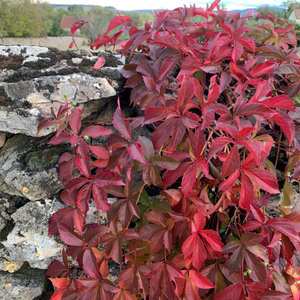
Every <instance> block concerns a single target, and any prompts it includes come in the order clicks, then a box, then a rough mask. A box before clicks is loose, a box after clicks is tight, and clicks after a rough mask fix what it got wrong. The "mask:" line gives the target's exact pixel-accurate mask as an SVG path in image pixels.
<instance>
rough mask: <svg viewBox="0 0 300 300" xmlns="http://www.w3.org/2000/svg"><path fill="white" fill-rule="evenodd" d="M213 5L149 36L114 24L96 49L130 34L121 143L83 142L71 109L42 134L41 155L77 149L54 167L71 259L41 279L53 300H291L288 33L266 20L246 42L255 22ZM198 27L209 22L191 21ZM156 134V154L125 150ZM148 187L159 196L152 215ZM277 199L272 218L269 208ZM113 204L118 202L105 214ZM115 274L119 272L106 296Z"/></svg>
mask: <svg viewBox="0 0 300 300" xmlns="http://www.w3.org/2000/svg"><path fill="white" fill-rule="evenodd" d="M219 2H220V1H219V0H216V1H214V3H213V4H212V5H211V6H210V7H208V8H207V9H202V8H196V7H195V6H190V7H186V6H184V7H181V8H177V9H174V10H173V11H163V12H159V13H158V12H157V13H156V17H155V19H154V20H153V22H152V23H151V24H150V23H146V24H145V26H144V28H137V27H136V26H134V24H133V22H132V20H131V19H130V18H129V17H124V16H119V17H116V18H115V19H113V20H112V21H111V23H110V25H109V27H108V29H107V31H106V33H105V34H104V35H103V36H101V37H99V38H98V39H97V40H96V41H95V42H93V43H92V44H91V45H90V46H91V47H95V48H99V47H100V46H102V45H106V44H108V43H110V44H111V45H113V46H114V45H115V44H116V43H117V39H114V37H115V36H109V33H110V32H111V30H113V29H114V28H116V27H118V26H121V25H122V26H124V27H123V29H122V32H121V33H123V32H127V34H129V39H128V40H126V41H125V42H122V43H121V44H118V46H119V47H120V50H119V51H120V52H121V54H122V55H124V56H126V58H127V62H128V63H127V64H126V65H125V66H124V67H123V69H122V70H121V72H122V75H123V76H124V77H125V78H126V79H127V81H126V84H125V85H126V87H128V88H131V94H130V102H131V104H132V105H134V106H139V108H140V109H141V110H142V111H144V114H143V116H141V117H138V118H134V119H130V120H128V119H126V118H125V117H124V115H123V113H122V111H121V106H120V102H119V103H118V108H117V109H116V111H115V113H114V118H113V126H114V128H115V130H116V131H117V132H118V134H116V133H112V132H111V131H110V130H108V129H105V128H104V127H102V126H99V125H92V126H89V127H87V128H85V129H83V130H82V129H81V115H82V111H81V110H79V109H75V110H72V109H71V105H70V104H69V103H68V101H67V103H66V105H65V106H62V107H61V108H60V109H59V111H58V113H57V114H55V113H54V111H53V110H52V112H51V115H50V116H49V118H48V119H45V120H44V121H42V122H41V123H40V125H39V130H42V129H43V128H46V127H49V126H52V125H53V124H58V131H57V133H56V135H55V136H54V137H53V138H52V139H51V140H50V142H49V143H51V144H59V143H62V142H69V143H70V144H71V146H72V147H73V148H74V153H73V154H70V153H65V154H63V155H62V157H61V159H60V160H59V165H60V167H59V176H60V179H61V180H63V181H65V183H66V189H65V190H64V191H63V193H62V195H61V199H62V201H63V202H64V203H65V204H67V205H68V206H69V208H65V209H62V210H60V211H58V212H57V213H56V214H54V215H53V216H52V217H51V220H50V227H49V234H50V235H53V234H57V233H59V235H60V237H61V239H62V241H63V242H64V243H66V244H67V245H68V247H67V249H66V251H63V263H62V262H59V261H57V260H55V261H54V262H52V264H51V265H50V266H49V269H48V272H47V274H48V275H49V276H51V277H55V278H52V279H51V281H52V282H53V284H54V286H55V287H56V288H57V289H56V292H55V294H54V295H53V297H52V299H64V300H67V299H68V300H71V299H101V300H105V299H141V298H143V299H145V300H146V299H149V300H156V299H157V300H160V299H161V300H162V299H168V300H173V299H193V300H200V299H208V300H209V299H212V300H226V299H249V300H257V299H263V300H267V299H281V300H285V299H291V297H293V298H294V299H298V297H299V290H298V280H299V269H300V236H299V233H300V227H299V223H300V222H299V220H300V219H299V217H300V212H299V211H300V208H299V204H298V203H296V205H295V206H294V208H293V209H291V208H287V206H289V205H290V204H291V202H293V201H294V196H295V187H294V185H293V184H292V180H294V181H296V182H298V181H299V176H300V169H299V166H300V164H299V155H300V140H299V131H300V125H299V122H300V115H299V113H300V111H299V101H298V94H299V92H300V82H299V81H300V71H299V64H300V60H299V57H298V56H297V49H296V48H295V46H296V43H297V41H296V36H295V31H294V29H293V25H292V24H290V23H289V22H288V21H286V20H284V19H282V18H276V17H275V16H274V15H273V14H272V13H267V14H266V16H264V17H263V18H265V19H267V20H269V21H270V23H271V24H266V23H263V24H260V25H259V24H258V25H257V26H256V28H255V29H254V30H253V29H252V28H249V27H247V26H246V22H247V20H248V19H249V18H254V17H258V18H262V16H261V15H260V14H257V13H255V12H254V11H253V10H250V11H248V12H247V13H245V14H244V15H243V16H241V15H240V13H234V12H231V11H222V10H221V9H220V7H219ZM197 16H200V17H202V18H204V21H203V22H201V23H193V22H192V21H190V19H191V18H194V17H197ZM129 24H131V25H129ZM121 33H120V34H121ZM98 65H99V67H101V66H102V65H103V62H101V61H100V62H99V64H98ZM150 124H151V126H153V127H154V128H155V130H154V132H153V135H152V138H151V140H150V139H148V138H146V137H139V138H137V139H134V138H133V134H132V131H133V130H134V129H135V128H137V127H138V126H146V125H150ZM100 135H109V136H110V137H109V140H108V143H107V147H106V148H104V147H100V146H91V145H90V143H89V139H92V138H96V137H98V136H100ZM279 157H283V158H284V159H283V162H279ZM74 169H77V170H78V171H79V172H80V176H79V177H76V178H74V176H73V174H74ZM137 171H141V172H142V175H141V181H142V182H141V185H139V184H138V183H136V182H134V181H133V180H132V174H133V172H137ZM151 186H156V187H158V188H159V189H160V197H159V199H156V200H155V201H151V200H150V199H149V198H148V196H147V193H146V190H145V187H151ZM281 192H282V194H283V203H282V205H279V206H278V207H276V209H277V210H278V211H279V212H280V213H281V215H282V217H281V218H274V217H272V215H271V214H270V213H268V212H269V210H268V205H270V199H271V197H273V196H272V195H273V194H279V193H281ZM107 194H109V195H111V196H115V197H117V199H118V200H117V201H116V202H114V203H113V204H112V205H111V204H110V203H109V202H108V200H107ZM90 201H94V202H95V204H96V205H97V207H98V209H99V212H100V211H102V212H107V216H108V221H109V226H108V227H106V226H102V225H97V224H95V225H90V226H86V224H85V217H86V214H87V212H88V210H89V203H90ZM67 255H69V256H71V257H72V258H73V259H75V260H76V261H77V264H78V266H77V267H76V268H75V269H74V268H73V269H72V268H70V267H69V265H68V260H67ZM111 260H112V261H114V262H116V263H117V264H119V265H120V270H121V271H120V274H119V277H118V281H117V282H114V283H113V282H112V281H110V280H109V274H108V262H110V261H111ZM76 270H77V273H76ZM78 271H80V276H78ZM76 274H77V275H76Z"/></svg>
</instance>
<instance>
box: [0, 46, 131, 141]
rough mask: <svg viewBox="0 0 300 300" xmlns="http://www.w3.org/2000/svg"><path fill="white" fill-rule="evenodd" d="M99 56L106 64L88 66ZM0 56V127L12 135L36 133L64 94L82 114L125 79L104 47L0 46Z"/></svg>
mask: <svg viewBox="0 0 300 300" xmlns="http://www.w3.org/2000/svg"><path fill="white" fill-rule="evenodd" d="M99 56H105V58H106V64H105V66H104V67H103V68H101V69H93V68H91V67H92V66H94V64H95V62H96V61H97V59H98V58H99ZM0 60H1V64H0V81H1V83H0V131H3V132H10V133H14V134H16V133H22V134H26V135H29V136H35V135H36V132H37V125H38V124H39V122H40V121H41V120H42V119H43V118H44V117H46V116H47V114H48V113H49V112H50V108H51V107H54V109H57V108H58V107H59V106H60V105H61V104H64V103H65V100H64V95H67V96H68V100H69V102H73V101H75V102H77V103H78V106H77V107H78V108H80V109H83V111H84V114H83V116H82V117H83V118H85V117H86V116H88V115H90V114H91V113H93V112H97V111H99V110H100V109H101V107H103V105H105V104H106V102H107V101H108V100H109V99H110V98H111V97H114V96H116V93H117V92H120V91H122V89H123V85H124V81H125V79H124V78H123V77H122V75H121V73H120V69H121V67H122V66H123V64H124V59H123V58H121V56H120V55H113V54H112V53H110V52H107V51H91V50H70V51H59V50H58V49H55V48H45V47H37V46H29V47H25V46H0ZM53 131H55V127H52V128H49V129H48V130H44V131H42V132H41V134H40V136H44V135H47V134H49V133H51V132H53Z"/></svg>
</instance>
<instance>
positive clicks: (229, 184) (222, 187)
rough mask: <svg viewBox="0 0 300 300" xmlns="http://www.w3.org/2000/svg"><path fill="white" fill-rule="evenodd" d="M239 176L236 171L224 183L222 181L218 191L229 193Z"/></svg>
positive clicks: (238, 172) (238, 171)
mask: <svg viewBox="0 0 300 300" xmlns="http://www.w3.org/2000/svg"><path fill="white" fill-rule="evenodd" d="M239 175H240V170H236V171H235V172H234V173H233V174H231V175H230V176H229V177H228V178H227V179H226V180H225V181H223V182H222V183H221V184H220V186H219V190H220V191H229V190H230V189H231V188H232V186H233V185H234V184H235V182H236V181H237V180H238V178H239Z"/></svg>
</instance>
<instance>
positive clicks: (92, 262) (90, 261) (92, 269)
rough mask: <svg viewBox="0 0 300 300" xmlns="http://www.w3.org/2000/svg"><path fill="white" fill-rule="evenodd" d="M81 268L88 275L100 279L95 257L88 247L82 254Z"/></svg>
mask: <svg viewBox="0 0 300 300" xmlns="http://www.w3.org/2000/svg"><path fill="white" fill-rule="evenodd" d="M83 270H84V272H85V274H87V275H88V276H90V277H93V278H98V279H100V280H101V279H102V276H101V274H100V272H99V268H98V265H97V261H96V257H95V255H94V252H93V251H92V249H90V248H88V249H86V250H85V251H84V254H83Z"/></svg>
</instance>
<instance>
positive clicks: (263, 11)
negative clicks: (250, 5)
mask: <svg viewBox="0 0 300 300" xmlns="http://www.w3.org/2000/svg"><path fill="white" fill-rule="evenodd" d="M256 10H257V11H258V12H259V13H260V14H262V15H263V16H266V15H267V12H272V13H273V14H274V15H275V16H276V17H279V16H280V10H279V9H278V8H277V7H275V6H270V5H269V4H265V5H260V6H259V7H258V8H257V9H256Z"/></svg>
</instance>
